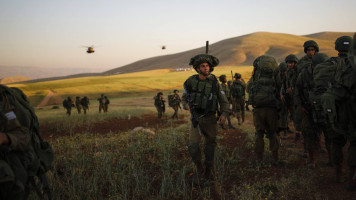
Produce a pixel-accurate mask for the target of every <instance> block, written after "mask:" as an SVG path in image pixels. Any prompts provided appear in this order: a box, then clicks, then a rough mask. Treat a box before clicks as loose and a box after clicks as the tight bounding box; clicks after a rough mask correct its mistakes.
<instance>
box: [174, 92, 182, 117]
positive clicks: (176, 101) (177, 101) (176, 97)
mask: <svg viewBox="0 0 356 200" xmlns="http://www.w3.org/2000/svg"><path fill="white" fill-rule="evenodd" d="M172 101H173V102H172V108H173V110H174V114H173V115H172V119H174V118H176V119H178V109H179V108H180V102H181V101H182V100H181V98H180V97H179V94H176V93H174V95H173V99H172Z"/></svg>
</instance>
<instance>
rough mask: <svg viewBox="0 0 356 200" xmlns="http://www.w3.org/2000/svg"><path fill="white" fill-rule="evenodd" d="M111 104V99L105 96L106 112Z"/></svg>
mask: <svg viewBox="0 0 356 200" xmlns="http://www.w3.org/2000/svg"><path fill="white" fill-rule="evenodd" d="M109 104H110V100H109V99H108V97H107V96H104V108H103V110H104V112H108V109H109Z"/></svg>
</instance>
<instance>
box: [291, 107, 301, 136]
mask: <svg viewBox="0 0 356 200" xmlns="http://www.w3.org/2000/svg"><path fill="white" fill-rule="evenodd" d="M303 116H304V114H303V112H302V107H301V106H295V107H294V116H293V121H294V127H295V130H296V131H302V121H303Z"/></svg>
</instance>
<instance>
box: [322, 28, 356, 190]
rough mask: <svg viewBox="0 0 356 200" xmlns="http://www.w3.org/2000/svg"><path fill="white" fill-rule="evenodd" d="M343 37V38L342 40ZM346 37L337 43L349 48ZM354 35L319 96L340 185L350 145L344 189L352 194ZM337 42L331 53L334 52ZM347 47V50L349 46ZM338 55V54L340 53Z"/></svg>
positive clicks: (355, 175)
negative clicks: (320, 96) (345, 186)
mask: <svg viewBox="0 0 356 200" xmlns="http://www.w3.org/2000/svg"><path fill="white" fill-rule="evenodd" d="M345 37H346V38H345ZM347 37H348V36H343V37H340V38H338V39H346V40H345V41H343V43H344V44H345V47H347V46H349V45H346V44H349V43H350V41H349V39H348V38H347ZM355 40H356V34H355V35H354V38H353V41H352V45H351V48H350V50H349V55H348V58H346V52H347V49H348V48H346V49H341V50H339V58H338V60H339V61H340V60H344V62H345V64H343V65H341V66H340V65H338V66H337V68H336V74H335V76H334V79H333V81H332V82H331V86H330V87H329V88H328V90H327V91H326V92H325V93H324V94H323V96H322V104H323V108H324V111H325V113H326V116H327V122H328V123H329V124H330V125H331V126H332V128H333V129H334V132H333V134H332V135H331V136H332V144H333V145H332V154H333V162H334V164H335V165H336V181H337V182H340V178H341V174H342V172H341V171H342V162H343V150H342V149H343V147H344V146H345V144H346V142H347V141H349V142H350V146H349V149H348V158H347V165H348V166H349V168H350V173H349V177H348V178H349V186H348V189H350V190H356V180H355V179H356V126H355V124H356V116H355V113H356V106H355V105H356V104H355V99H356V62H355V61H356V60H355V56H356V41H355ZM337 41H338V40H336V42H335V49H336V50H338V49H337ZM349 47H350V46H349ZM340 51H342V52H340Z"/></svg>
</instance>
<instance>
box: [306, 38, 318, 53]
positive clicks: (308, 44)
mask: <svg viewBox="0 0 356 200" xmlns="http://www.w3.org/2000/svg"><path fill="white" fill-rule="evenodd" d="M303 47H304V53H307V49H308V47H315V52H319V46H318V44H317V43H316V42H315V41H314V40H308V41H306V42H304V45H303Z"/></svg>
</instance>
